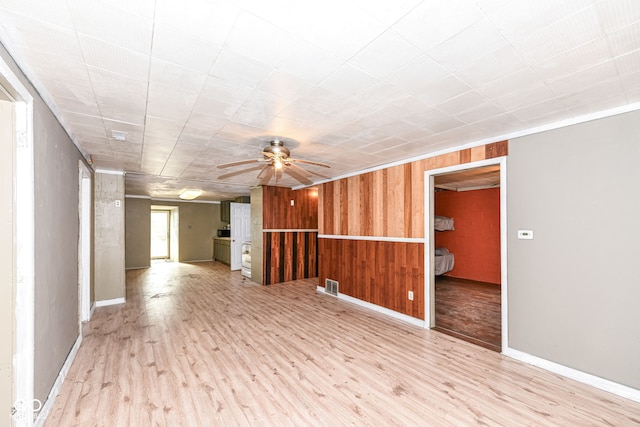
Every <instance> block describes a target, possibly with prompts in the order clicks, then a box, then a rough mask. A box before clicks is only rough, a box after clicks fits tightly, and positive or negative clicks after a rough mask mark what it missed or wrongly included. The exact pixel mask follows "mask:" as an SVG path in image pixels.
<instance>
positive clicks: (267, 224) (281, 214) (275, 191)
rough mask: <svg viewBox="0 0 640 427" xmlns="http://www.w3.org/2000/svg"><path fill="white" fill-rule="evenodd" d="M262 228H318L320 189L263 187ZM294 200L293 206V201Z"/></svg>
mask: <svg viewBox="0 0 640 427" xmlns="http://www.w3.org/2000/svg"><path fill="white" fill-rule="evenodd" d="M262 189H263V193H262V206H263V209H262V212H263V218H262V228H264V229H266V230H268V229H286V230H294V229H303V230H304V229H307V230H309V229H313V230H317V229H318V191H317V190H311V189H303V190H292V189H290V188H283V187H271V186H266V187H262ZM292 200H293V206H291V201H292Z"/></svg>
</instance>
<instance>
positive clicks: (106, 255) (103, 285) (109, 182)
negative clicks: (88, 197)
mask: <svg viewBox="0 0 640 427" xmlns="http://www.w3.org/2000/svg"><path fill="white" fill-rule="evenodd" d="M94 179H95V184H94V215H95V231H94V233H95V234H94V239H93V241H94V250H95V279H94V280H95V295H96V301H106V300H112V299H117V298H125V296H126V291H125V274H124V270H125V268H124V265H125V263H124V249H125V239H124V211H125V200H124V176H122V175H113V174H105V173H96V174H95V176H94ZM117 201H120V206H117V205H116V202H117Z"/></svg>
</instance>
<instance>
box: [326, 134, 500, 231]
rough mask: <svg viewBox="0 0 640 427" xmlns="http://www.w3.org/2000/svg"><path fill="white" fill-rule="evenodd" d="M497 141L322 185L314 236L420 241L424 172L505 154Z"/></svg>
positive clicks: (422, 222) (422, 216) (422, 220)
mask: <svg viewBox="0 0 640 427" xmlns="http://www.w3.org/2000/svg"><path fill="white" fill-rule="evenodd" d="M507 151H508V142H507V141H501V142H496V143H493V144H487V145H484V146H479V147H474V148H468V149H465V150H460V151H455V152H452V153H447V154H443V155H441V156H436V157H431V158H429V159H424V160H418V161H415V162H412V163H407V164H404V165H399V166H394V167H390V168H386V169H380V170H377V171H373V172H369V173H366V174H362V175H357V176H352V177H349V178H344V179H341V180H338V181H332V182H328V183H326V184H322V185H321V186H320V188H319V193H318V199H319V206H320V210H321V212H320V214H319V224H318V229H319V232H320V234H333V235H344V236H376V237H383V236H384V237H402V238H407V237H408V238H423V237H424V236H425V233H424V172H425V171H426V170H431V169H438V168H443V167H447V166H453V165H459V164H463V163H469V162H473V161H478V160H485V159H490V158H494V157H500V156H505V155H506V154H507Z"/></svg>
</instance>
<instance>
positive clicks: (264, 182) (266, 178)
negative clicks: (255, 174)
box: [260, 166, 274, 185]
mask: <svg viewBox="0 0 640 427" xmlns="http://www.w3.org/2000/svg"><path fill="white" fill-rule="evenodd" d="M263 170H264V175H263V176H262V178H261V179H260V185H267V184H268V183H269V181H271V177H272V176H273V171H274V168H272V167H270V166H267V168H266V169H263ZM260 173H261V174H262V172H260Z"/></svg>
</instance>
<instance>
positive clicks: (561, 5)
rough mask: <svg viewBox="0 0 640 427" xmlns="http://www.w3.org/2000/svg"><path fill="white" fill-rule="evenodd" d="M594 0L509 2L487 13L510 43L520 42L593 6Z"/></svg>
mask: <svg viewBox="0 0 640 427" xmlns="http://www.w3.org/2000/svg"><path fill="white" fill-rule="evenodd" d="M595 2H596V0H563V1H561V2H558V1H556V0H538V1H526V2H524V1H510V2H506V3H505V4H504V5H503V7H500V8H498V9H496V10H494V11H489V12H488V16H489V19H491V21H492V22H493V23H494V24H495V25H496V26H497V27H498V29H499V30H500V32H501V33H502V34H504V36H505V37H506V38H507V39H508V40H510V41H513V42H515V41H518V40H521V39H523V38H525V37H527V36H529V35H531V34H533V33H535V32H536V31H540V30H542V29H543V28H545V27H547V26H549V25H552V24H554V23H556V22H558V21H560V20H562V19H564V18H566V17H568V16H570V15H573V14H575V13H576V12H579V11H580V10H583V9H584V8H586V7H589V6H591V5H593V4H594V3H595Z"/></svg>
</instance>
